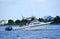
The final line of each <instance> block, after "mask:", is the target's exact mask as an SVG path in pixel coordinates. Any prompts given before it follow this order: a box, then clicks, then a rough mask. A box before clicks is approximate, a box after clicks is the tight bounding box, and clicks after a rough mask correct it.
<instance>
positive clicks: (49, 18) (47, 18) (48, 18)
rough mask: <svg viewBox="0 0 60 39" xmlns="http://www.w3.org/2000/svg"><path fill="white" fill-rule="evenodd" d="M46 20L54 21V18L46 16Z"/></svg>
mask: <svg viewBox="0 0 60 39" xmlns="http://www.w3.org/2000/svg"><path fill="white" fill-rule="evenodd" d="M43 19H44V20H48V21H49V20H53V19H54V18H53V17H52V16H44V17H43Z"/></svg>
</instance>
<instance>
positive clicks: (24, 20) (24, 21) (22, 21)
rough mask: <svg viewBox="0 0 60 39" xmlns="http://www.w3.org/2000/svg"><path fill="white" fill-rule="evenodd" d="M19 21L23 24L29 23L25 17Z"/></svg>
mask: <svg viewBox="0 0 60 39" xmlns="http://www.w3.org/2000/svg"><path fill="white" fill-rule="evenodd" d="M21 23H22V24H24V25H26V23H29V21H28V20H27V19H22V20H21Z"/></svg>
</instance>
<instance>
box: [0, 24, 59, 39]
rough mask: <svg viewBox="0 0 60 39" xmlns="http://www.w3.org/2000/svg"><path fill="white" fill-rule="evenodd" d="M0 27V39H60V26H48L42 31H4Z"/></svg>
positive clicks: (2, 27)
mask: <svg viewBox="0 0 60 39" xmlns="http://www.w3.org/2000/svg"><path fill="white" fill-rule="evenodd" d="M4 28H5V27H4V26H0V39H60V25H49V26H48V27H47V28H46V29H44V30H35V31H28V30H16V31H4Z"/></svg>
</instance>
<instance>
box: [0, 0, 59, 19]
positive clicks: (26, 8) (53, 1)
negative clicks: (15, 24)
mask: <svg viewBox="0 0 60 39" xmlns="http://www.w3.org/2000/svg"><path fill="white" fill-rule="evenodd" d="M57 15H59V16H60V0H0V20H3V19H5V20H8V19H13V20H16V19H22V16H24V17H30V16H36V17H44V16H57Z"/></svg>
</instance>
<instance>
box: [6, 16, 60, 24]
mask: <svg viewBox="0 0 60 39" xmlns="http://www.w3.org/2000/svg"><path fill="white" fill-rule="evenodd" d="M32 20H34V18H31V20H27V19H22V20H16V21H14V20H12V19H10V20H8V24H7V25H20V24H23V25H26V24H29V23H30V22H31V21H32ZM37 20H39V21H40V22H51V21H52V22H51V24H59V23H60V17H59V16H56V17H54V19H53V20H44V19H43V18H39V19H37Z"/></svg>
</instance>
